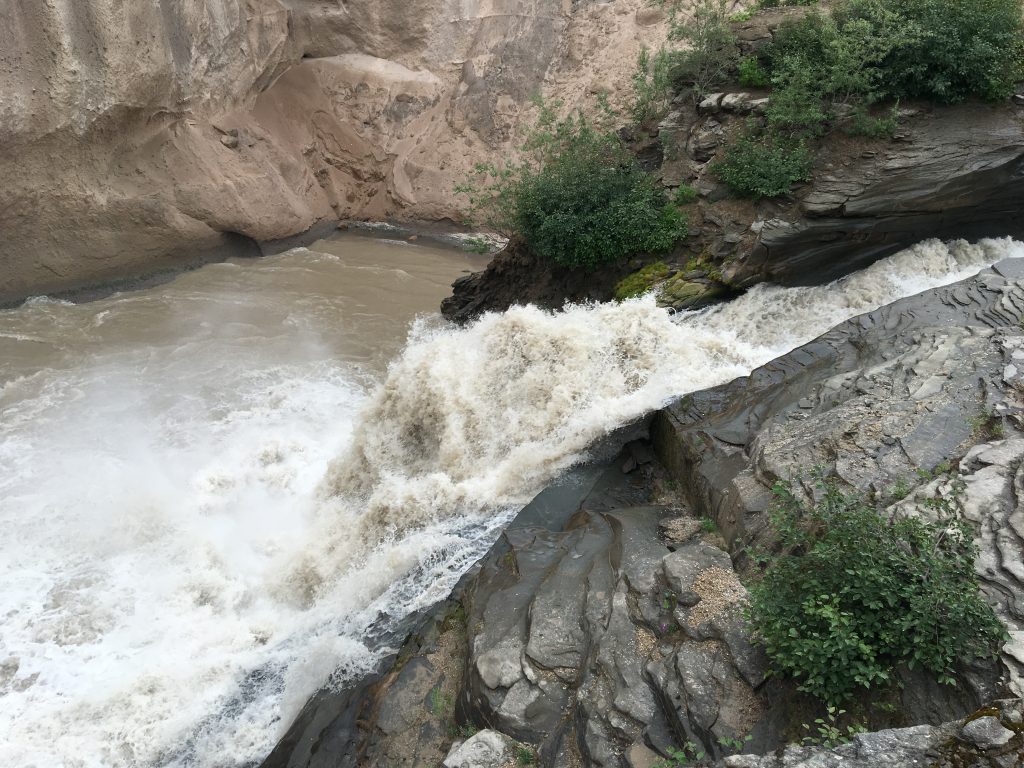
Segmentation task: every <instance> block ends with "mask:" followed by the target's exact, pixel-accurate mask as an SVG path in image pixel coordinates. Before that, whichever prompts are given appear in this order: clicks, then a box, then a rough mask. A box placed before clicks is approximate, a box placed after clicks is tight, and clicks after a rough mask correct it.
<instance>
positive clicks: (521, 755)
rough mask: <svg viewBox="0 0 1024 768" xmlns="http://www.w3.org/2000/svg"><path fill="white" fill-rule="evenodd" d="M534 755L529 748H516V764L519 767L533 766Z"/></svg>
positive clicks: (535, 757)
mask: <svg viewBox="0 0 1024 768" xmlns="http://www.w3.org/2000/svg"><path fill="white" fill-rule="evenodd" d="M536 762H537V755H536V753H535V752H534V751H533V750H532V749H530V748H529V747H516V763H518V764H519V765H535V764H536Z"/></svg>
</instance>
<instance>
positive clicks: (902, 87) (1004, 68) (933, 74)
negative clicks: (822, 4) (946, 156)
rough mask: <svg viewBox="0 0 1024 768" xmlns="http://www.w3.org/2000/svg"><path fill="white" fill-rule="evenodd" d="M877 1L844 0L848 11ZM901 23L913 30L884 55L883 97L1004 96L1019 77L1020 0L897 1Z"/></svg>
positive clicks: (1023, 42)
mask: <svg viewBox="0 0 1024 768" xmlns="http://www.w3.org/2000/svg"><path fill="white" fill-rule="evenodd" d="M880 2H881V0H849V11H848V13H850V14H851V15H854V16H856V15H858V14H862V13H864V8H865V7H866V8H867V9H871V8H872V7H873V6H874V5H875V4H877V3H880ZM897 7H898V13H899V15H900V16H901V17H902V19H903V21H902V24H903V25H904V26H906V27H911V26H912V27H915V28H916V29H917V30H919V34H917V35H915V36H913V37H912V38H911V39H910V40H909V41H908V42H907V43H906V44H904V45H901V46H899V47H898V48H896V49H895V50H894V51H893V52H892V53H891V54H890V55H889V56H888V57H887V58H886V60H885V67H884V72H885V77H884V89H885V91H886V93H887V95H888V96H891V97H898V96H902V97H907V98H925V99H932V100H934V101H939V102H957V101H962V100H964V99H965V98H967V97H969V96H977V97H979V98H982V99H987V100H991V101H994V100H998V99H1004V98H1006V97H1008V96H1010V95H1011V94H1012V93H1013V86H1014V84H1015V82H1016V81H1017V80H1019V79H1020V78H1021V77H1024V38H1022V36H1024V21H1022V7H1021V2H1020V0H902V2H900V3H899V4H898V6H897Z"/></svg>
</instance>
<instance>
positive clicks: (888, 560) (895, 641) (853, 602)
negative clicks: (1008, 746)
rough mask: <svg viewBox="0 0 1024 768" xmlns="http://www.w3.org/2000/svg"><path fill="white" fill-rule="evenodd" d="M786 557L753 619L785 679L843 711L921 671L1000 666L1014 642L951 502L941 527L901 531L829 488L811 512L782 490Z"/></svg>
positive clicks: (943, 674)
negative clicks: (858, 697)
mask: <svg viewBox="0 0 1024 768" xmlns="http://www.w3.org/2000/svg"><path fill="white" fill-rule="evenodd" d="M774 490H775V496H776V503H775V505H774V507H773V510H772V512H771V519H772V524H773V527H774V529H775V531H776V533H777V535H778V538H779V543H780V544H781V545H782V547H783V551H782V553H781V554H777V555H771V556H767V557H763V558H761V562H762V564H763V565H765V566H766V569H765V571H764V573H763V575H762V578H761V579H760V581H759V582H758V583H756V584H755V585H754V586H753V587H752V589H751V591H750V595H751V599H750V605H749V609H748V619H749V621H750V623H751V625H752V628H753V629H754V631H755V634H756V636H757V638H758V639H759V641H760V642H761V643H762V644H763V645H764V647H765V649H766V651H767V653H768V656H769V658H770V659H771V662H772V664H773V667H774V669H775V670H776V671H777V672H781V673H783V674H786V675H789V676H792V677H793V678H795V679H796V680H797V681H798V682H799V684H800V688H801V690H804V691H807V692H809V693H811V694H813V695H815V696H817V697H819V698H820V699H822V700H824V701H825V702H827V703H829V704H831V705H833V706H835V705H837V704H839V703H840V702H842V701H844V700H846V699H848V698H849V697H850V696H851V695H852V694H853V693H854V692H855V691H856V690H857V689H858V688H867V687H870V686H872V685H875V684H879V683H886V682H887V681H889V680H890V679H891V676H892V672H893V669H894V667H895V666H897V665H900V664H904V663H905V664H907V665H908V666H910V667H911V668H913V667H916V666H920V667H923V668H924V669H925V670H927V671H929V672H931V673H932V674H934V675H935V676H936V677H937V678H938V680H939V681H940V682H943V683H953V682H954V678H953V673H954V668H955V666H956V665H957V663H958V662H959V661H960V660H962V659H966V658H973V657H979V656H993V655H995V654H996V653H997V650H998V647H999V645H1000V644H1001V643H1002V642H1003V641H1004V640H1005V637H1006V634H1005V630H1004V628H1003V627H1002V625H1001V624H1000V623H999V620H998V619H997V618H996V617H995V615H994V614H993V612H992V610H991V608H990V607H989V606H988V605H987V604H986V603H985V602H984V600H983V599H982V598H981V596H980V593H979V591H978V580H977V577H976V576H975V573H974V559H975V556H976V554H977V552H976V548H975V546H974V544H973V542H972V538H971V530H970V528H969V526H968V525H967V524H966V523H964V522H963V521H962V520H961V519H959V518H958V517H957V516H956V515H955V514H954V511H953V508H952V504H951V503H949V502H941V503H940V502H933V507H934V509H933V513H934V515H935V517H936V518H937V520H936V522H927V521H925V520H923V519H920V518H916V517H909V518H908V517H900V518H896V519H894V520H892V521H890V520H888V519H887V518H886V517H885V516H884V515H882V514H880V513H879V511H878V510H876V509H875V508H874V507H873V506H872V505H871V504H869V503H868V502H866V501H865V500H864V499H863V498H861V497H860V496H857V495H853V494H844V493H842V492H841V491H840V490H839V489H838V488H837V487H836V486H835V485H834V484H830V483H822V484H821V486H820V490H821V499H820V501H819V502H818V503H816V504H815V505H814V506H813V507H810V508H805V507H804V506H803V505H802V504H801V503H800V502H799V500H798V499H797V498H796V496H795V495H794V493H793V490H792V487H791V486H790V485H789V484H788V483H785V482H780V483H777V484H776V486H775V489H774Z"/></svg>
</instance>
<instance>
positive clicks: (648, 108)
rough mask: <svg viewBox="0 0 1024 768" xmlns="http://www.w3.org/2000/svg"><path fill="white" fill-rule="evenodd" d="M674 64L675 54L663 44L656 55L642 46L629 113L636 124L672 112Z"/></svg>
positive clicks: (645, 122) (650, 120) (657, 118)
mask: <svg viewBox="0 0 1024 768" xmlns="http://www.w3.org/2000/svg"><path fill="white" fill-rule="evenodd" d="M672 66H673V64H672V55H671V54H670V53H669V52H668V51H667V50H665V49H664V48H659V49H658V51H657V52H655V54H654V56H651V52H650V51H648V50H647V48H646V46H645V47H643V48H641V49H640V54H639V55H638V56H637V60H636V69H635V70H633V76H632V78H631V79H632V84H633V99H632V101H631V102H630V105H629V113H630V115H631V116H632V118H633V124H634V125H638V126H643V125H647V124H648V123H651V122H653V121H655V120H659V119H661V118H662V117H664V116H665V115H666V114H668V108H669V102H670V100H671V96H672V93H671V76H670V75H671V70H672Z"/></svg>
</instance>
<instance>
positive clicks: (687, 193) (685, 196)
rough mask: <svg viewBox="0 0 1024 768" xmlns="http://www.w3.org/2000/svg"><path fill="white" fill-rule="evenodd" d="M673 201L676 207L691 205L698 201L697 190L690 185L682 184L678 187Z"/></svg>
mask: <svg viewBox="0 0 1024 768" xmlns="http://www.w3.org/2000/svg"><path fill="white" fill-rule="evenodd" d="M672 199H673V200H674V201H675V204H676V205H689V204H690V203H692V202H693V201H694V200H696V199H697V190H696V189H694V188H693V187H691V186H690V185H689V184H680V185H679V186H678V187H676V193H675V195H673V197H672Z"/></svg>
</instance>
